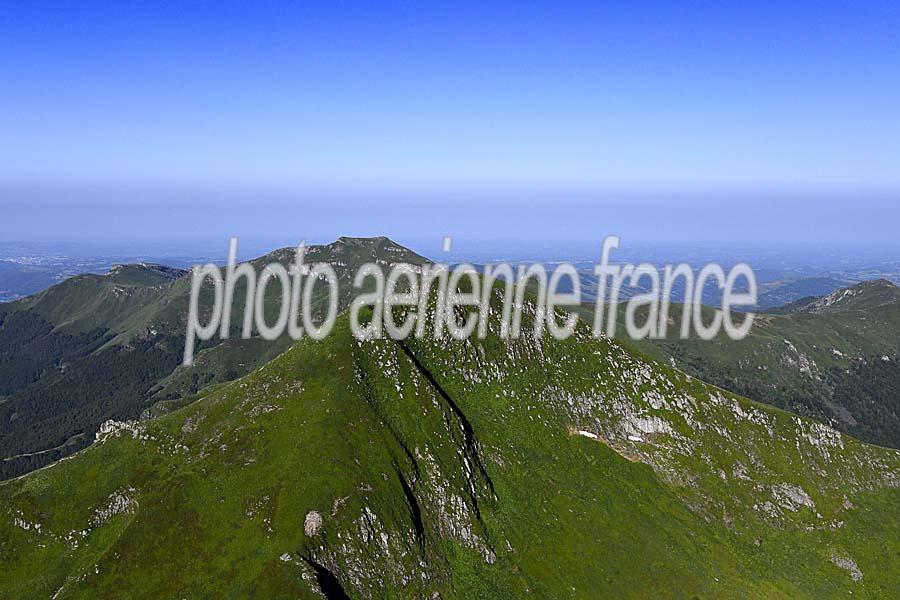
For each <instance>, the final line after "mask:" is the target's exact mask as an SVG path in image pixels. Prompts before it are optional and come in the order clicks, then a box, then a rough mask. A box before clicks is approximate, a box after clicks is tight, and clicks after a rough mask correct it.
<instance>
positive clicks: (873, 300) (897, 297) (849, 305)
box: [771, 279, 900, 314]
mask: <svg viewBox="0 0 900 600" xmlns="http://www.w3.org/2000/svg"><path fill="white" fill-rule="evenodd" d="M898 304H900V288H898V287H897V286H896V285H894V284H893V283H891V282H890V281H888V280H887V279H877V280H874V281H864V282H862V283H858V284H856V285H853V286H850V287H845V288H841V289H839V290H837V291H835V292H834V293H831V294H828V295H826V296H821V297H814V296H813V297H806V298H801V299H800V300H797V301H796V302H792V303H790V304H788V305H786V306H782V307H779V308H776V309H774V310H772V311H771V312H772V313H775V314H798V313H816V314H822V313H836V312H846V311H853V310H870V309H874V308H878V307H881V306H896V305H898Z"/></svg>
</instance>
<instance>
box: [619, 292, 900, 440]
mask: <svg viewBox="0 0 900 600" xmlns="http://www.w3.org/2000/svg"><path fill="white" fill-rule="evenodd" d="M709 310H711V309H709ZM672 314H673V317H674V320H675V322H676V323H680V315H681V308H680V307H677V308H673V313H672ZM677 329H678V328H677V326H671V327H670V330H672V331H677ZM625 343H628V344H630V345H632V346H633V347H635V348H638V349H640V350H641V351H642V352H645V353H647V354H649V355H651V356H654V357H655V358H657V359H659V360H662V361H665V362H667V363H670V364H673V365H675V366H677V367H678V368H679V369H682V370H684V371H686V372H688V373H690V374H692V375H695V376H697V377H700V378H702V379H704V380H705V381H709V382H710V383H713V384H715V385H718V386H720V387H723V388H725V389H728V390H731V391H734V392H736V393H739V394H742V395H745V396H748V397H750V398H753V399H755V400H759V401H761V402H766V403H769V404H773V405H775V406H778V407H780V408H784V409H787V410H790V411H792V412H795V413H798V414H801V415H806V416H810V417H813V418H815V419H818V420H820V421H822V422H825V423H830V424H831V425H833V426H835V427H837V428H838V429H840V430H842V431H846V432H848V433H851V434H853V435H856V436H858V437H859V438H860V439H863V440H866V441H869V442H873V443H877V444H882V445H885V446H892V447H900V289H898V288H897V286H895V285H894V284H892V283H891V282H889V281H886V280H877V281H869V282H864V283H859V284H856V285H853V286H851V287H847V288H842V289H840V290H837V291H835V292H834V293H832V294H829V295H827V296H822V297H818V298H807V299H803V300H800V301H797V302H794V303H792V304H790V305H788V306H786V307H782V308H780V309H777V310H775V311H772V312H771V313H770V314H760V315H757V317H756V321H755V324H754V326H753V329H752V331H751V333H750V336H749V337H748V338H746V339H744V340H741V341H739V342H735V341H732V340H729V339H727V338H725V337H724V336H723V337H721V338H719V339H716V340H713V341H709V342H706V341H700V340H696V339H689V340H679V339H667V340H644V341H641V342H631V341H625Z"/></svg>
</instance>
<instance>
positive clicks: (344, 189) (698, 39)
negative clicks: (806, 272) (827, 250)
mask: <svg viewBox="0 0 900 600" xmlns="http://www.w3.org/2000/svg"><path fill="white" fill-rule="evenodd" d="M79 4H80V6H78V7H77V8H76V7H75V5H74V4H71V3H59V4H56V5H55V4H53V3H18V4H17V5H16V6H11V5H8V6H5V7H4V10H3V11H2V13H0V53H2V55H3V57H4V60H3V61H0V81H2V87H0V132H2V138H3V142H2V144H0V203H3V204H4V205H5V206H6V209H7V211H6V212H7V218H6V219H5V220H4V221H3V222H0V235H2V236H3V237H4V238H9V237H10V236H12V237H19V238H23V239H24V238H32V239H46V238H53V237H62V236H64V235H66V234H67V232H68V234H69V235H71V232H72V231H74V230H78V231H83V232H85V233H84V234H85V235H111V234H110V233H109V229H110V227H111V226H113V225H116V226H117V227H118V232H119V233H118V234H119V235H126V236H136V237H142V236H148V235H151V234H152V233H153V232H154V231H157V230H159V229H160V228H164V227H166V222H167V220H168V221H169V226H170V229H172V231H173V233H178V232H179V231H181V229H184V230H185V231H183V232H182V234H183V235H190V234H191V233H192V228H191V227H190V226H187V225H184V226H183V227H172V225H171V222H172V221H173V220H178V221H180V222H182V223H184V222H186V221H189V220H191V219H193V218H195V217H194V216H195V215H196V214H198V213H204V211H207V209H206V208H205V207H208V206H216V207H217V208H216V210H215V212H216V215H217V216H216V222H215V224H214V225H211V226H213V227H214V231H212V232H210V235H219V234H221V235H222V236H226V235H229V234H231V233H241V231H242V228H243V229H246V230H248V231H249V230H251V229H252V233H253V234H254V235H255V234H265V232H267V231H269V232H272V233H273V235H274V234H276V233H277V234H278V235H287V234H289V233H290V232H289V231H288V230H287V228H288V227H291V228H296V227H298V226H302V224H303V222H304V221H305V222H306V223H307V224H308V225H309V226H310V227H317V228H318V232H323V231H325V230H328V233H326V234H325V235H330V234H331V233H332V232H331V230H333V233H334V234H340V233H343V232H345V231H342V229H350V230H352V231H349V232H347V233H352V232H360V233H362V232H365V233H369V232H370V230H371V232H375V231H385V232H387V233H392V234H394V235H400V236H402V235H403V233H404V232H407V231H408V232H411V233H420V234H422V233H426V232H427V233H428V234H431V229H434V231H435V232H437V231H439V230H441V226H440V224H436V225H431V226H429V227H430V228H429V227H424V228H423V222H425V221H429V220H433V219H434V217H435V215H436V214H442V213H453V215H455V216H453V215H448V216H447V217H446V219H445V223H446V225H445V227H444V229H448V228H449V229H452V231H448V232H447V233H451V234H453V233H456V234H457V235H459V234H461V233H466V232H469V233H473V234H479V233H481V234H484V235H490V234H491V229H490V228H488V227H485V226H482V227H475V226H474V225H473V226H472V227H470V228H468V226H467V221H466V219H463V218H459V217H458V215H459V214H460V212H461V211H460V210H459V207H464V208H465V210H472V211H481V212H482V213H484V214H486V215H490V216H492V217H495V218H497V219H501V220H505V222H507V223H508V224H509V226H510V227H511V231H507V232H506V233H508V234H509V235H511V236H512V235H519V236H522V237H527V236H538V237H544V238H545V239H557V238H558V237H559V236H560V235H567V234H572V235H575V234H577V235H578V236H589V235H591V232H593V231H603V230H604V227H606V228H608V227H618V228H619V229H623V228H624V229H625V232H624V233H625V234H628V233H629V231H628V224H629V223H630V222H632V221H633V217H634V213H638V212H641V211H643V213H644V214H645V215H646V214H658V215H660V217H659V219H658V220H657V221H656V222H655V224H653V225H645V226H643V227H635V228H633V234H634V235H638V236H644V237H654V236H655V237H659V236H668V237H669V238H670V239H673V238H676V237H680V238H684V239H692V238H704V239H720V238H730V237H737V236H743V237H744V238H745V239H753V238H754V236H755V237H756V238H758V239H782V238H789V237H791V236H795V237H803V238H810V239H817V238H819V237H821V236H822V235H830V236H832V237H834V236H840V235H843V236H844V237H846V238H848V239H853V238H855V237H861V238H862V237H872V238H876V239H880V238H884V239H893V238H894V237H896V233H895V230H896V225H897V224H900V208H898V204H900V193H898V190H900V110H898V108H897V107H898V106H900V36H898V35H897V32H898V30H900V8H898V5H897V3H896V2H864V3H861V4H860V5H857V4H856V3H854V4H851V3H830V2H815V3H813V2H809V3H806V2H795V3H790V6H778V5H775V4H772V3H746V2H743V3H739V4H738V3H735V4H734V5H733V6H723V5H722V4H723V3H720V2H700V3H684V2H645V3H635V2H629V3H624V2H623V3H619V4H610V3H603V5H601V3H584V4H560V3H546V4H541V3H528V5H527V7H526V6H525V5H524V4H523V3H513V2H507V3H492V4H485V3H473V4H469V5H464V4H462V3H447V4H445V5H437V4H426V3H402V4H401V3H390V4H385V5H383V6H377V7H376V6H374V5H373V3H352V2H351V3H323V4H321V5H319V6H313V5H307V4H299V3H297V4H295V5H293V6H291V5H288V3H284V4H281V5H276V4H270V5H264V4H254V5H253V6H242V4H244V3H240V4H238V3H235V4H233V5H230V4H228V3H189V4H184V5H183V6H177V5H176V4H175V3H172V4H171V5H170V6H168V7H161V6H159V5H157V4H156V3H147V4H145V5H141V4H139V3H133V4H131V3H129V4H127V5H126V4H125V3H96V4H91V3H79ZM108 4H109V5H108ZM113 4H114V5H113ZM373 204H377V205H378V206H381V207H382V208H383V210H382V211H381V213H380V214H375V215H370V217H369V218H368V219H366V218H363V217H361V216H359V214H358V213H359V211H360V210H363V211H365V210H366V209H367V208H368V207H371V206H373ZM159 206H165V207H166V209H165V211H164V212H165V214H164V215H160V214H159V212H160V211H154V210H153V208H154V207H159ZM247 206H266V207H269V208H270V209H271V210H270V211H269V213H267V214H268V215H269V216H265V215H256V216H255V217H253V218H247V217H246V207H247ZM340 206H347V207H348V209H347V210H348V213H351V214H349V215H346V214H345V215H342V214H340V213H336V212H334V209H336V208H338V207H340ZM521 206H525V207H527V206H531V207H532V212H531V216H527V215H525V216H521V215H520V216H517V215H518V213H521V212H522V211H521V210H518V209H517V208H516V207H521ZM557 206H559V207H560V208H559V211H557V210H556V207H557ZM647 207H650V208H647ZM741 207H749V208H752V209H754V210H768V211H775V213H774V215H773V214H771V213H770V215H769V217H768V218H765V219H763V218H757V219H756V221H752V222H751V223H750V225H741V224H740V223H734V222H733V221H734V219H730V218H726V217H722V218H720V219H719V218H713V219H710V221H709V223H708V226H707V228H706V229H704V228H703V227H702V226H700V225H697V224H696V223H695V222H694V223H688V221H689V220H691V219H693V221H696V219H697V218H698V217H699V216H701V215H708V214H709V211H710V210H711V209H715V210H718V209H725V210H731V211H735V210H739V209H740V208H741ZM629 209H633V210H631V211H630V212H629ZM636 209H640V210H636ZM54 210H55V211H56V213H57V217H56V218H55V219H54V218H48V219H47V220H46V221H44V222H43V223H41V224H37V223H40V222H39V221H36V220H35V218H36V217H37V216H38V214H39V211H49V212H51V213H52V212H53V211H54ZM565 211H568V212H570V213H571V214H573V215H578V217H573V219H574V222H573V223H572V224H571V225H567V224H566V222H565V220H563V219H561V218H559V215H558V214H557V213H558V212H565ZM779 211H781V212H779ZM207 212H208V211H207ZM272 214H275V215H278V216H277V217H273V216H271V215H272ZM59 215H65V217H62V216H59ZM311 215H320V216H319V217H316V218H309V217H310V216H311ZM391 215H394V216H393V217H392V216H391ZM163 217H165V218H163ZM772 217H774V218H772ZM779 217H780V220H781V221H782V223H781V224H780V225H778V224H775V223H773V221H778V220H779ZM317 219H318V220H317ZM673 219H674V223H677V224H678V225H679V226H681V225H683V226H684V227H682V229H681V231H680V232H679V231H674V230H673ZM680 220H684V221H685V222H684V223H681V222H680ZM767 224H768V229H766V226H767ZM73 226H76V227H73ZM760 228H762V229H763V231H760ZM194 230H195V228H194ZM606 232H608V231H606ZM297 235H298V236H306V237H311V234H310V233H307V232H306V231H300V232H298V234H297ZM598 235H599V234H598Z"/></svg>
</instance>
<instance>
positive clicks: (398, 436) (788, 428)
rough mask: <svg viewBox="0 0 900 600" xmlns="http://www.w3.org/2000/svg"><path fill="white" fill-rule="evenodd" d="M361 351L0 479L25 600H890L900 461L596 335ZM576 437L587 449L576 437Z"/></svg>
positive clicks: (278, 362)
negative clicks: (255, 599) (849, 599)
mask: <svg viewBox="0 0 900 600" xmlns="http://www.w3.org/2000/svg"><path fill="white" fill-rule="evenodd" d="M492 325H493V326H492V333H491V335H490V336H489V337H488V338H487V339H486V340H483V341H478V340H469V341H465V342H460V341H453V340H450V339H443V340H434V339H429V338H423V339H411V340H408V341H407V342H403V343H399V342H395V341H390V340H382V341H368V342H359V341H356V340H354V339H353V338H352V337H351V336H350V335H349V330H348V326H347V321H346V319H345V318H341V319H340V320H339V323H338V326H337V330H336V331H335V333H333V334H332V335H331V336H330V337H329V338H327V339H326V340H324V341H322V342H312V341H301V342H300V343H298V344H297V345H296V346H294V347H293V348H291V349H290V350H289V351H288V352H286V353H284V354H282V355H281V356H279V357H278V358H276V359H275V360H274V361H272V362H271V363H269V364H268V365H266V366H264V367H263V368H262V369H260V370H258V371H255V372H253V373H251V374H249V375H247V376H246V377H244V378H243V379H241V380H238V381H235V382H232V383H228V384H225V385H222V386H218V387H216V388H208V389H207V390H206V391H205V392H204V393H203V394H202V398H200V399H199V400H198V401H196V402H194V403H192V404H191V405H189V406H187V407H184V408H182V409H180V410H178V411H176V412H173V413H171V414H168V415H165V416H163V417H161V418H159V419H155V420H151V421H142V422H139V423H135V422H132V423H124V424H120V425H118V426H117V427H115V428H114V430H113V431H110V432H107V433H105V435H104V437H103V438H102V439H101V441H100V442H99V443H97V444H95V445H93V446H92V447H90V448H88V449H87V450H85V451H84V452H81V453H79V454H78V455H76V456H73V457H71V458H70V459H67V460H65V461H62V462H60V463H58V464H56V465H54V466H52V467H48V468H45V469H42V470H40V471H37V472H34V473H31V474H29V475H27V476H24V477H22V478H19V479H16V480H12V481H8V482H5V483H2V484H0V499H2V502H0V506H2V507H3V509H2V510H3V511H4V512H3V513H0V555H2V558H3V563H4V565H5V567H6V568H5V569H4V570H3V572H2V573H0V595H4V596H14V597H22V598H27V597H46V596H48V595H55V597H58V598H77V597H90V598H98V597H101V598H102V597H117V598H120V597H135V598H137V597H160V596H163V597H206V596H215V597H220V596H227V597H247V596H264V597H298V596H299V597H311V598H313V597H322V596H323V595H324V596H325V597H327V598H344V597H375V596H380V597H409V598H423V597H424V598H429V597H431V598H437V597H443V598H485V597H496V598H505V597H507V598H512V597H525V596H535V597H547V598H595V597H647V596H653V597H688V598H690V597H695V596H696V597H783V598H787V597H791V598H797V597H809V598H822V597H838V596H841V597H846V596H847V595H848V593H849V592H852V593H853V594H854V596H856V597H859V596H862V597H885V596H886V595H888V594H889V590H891V589H898V586H900V570H898V569H897V565H898V560H897V559H898V558H900V514H898V511H897V508H896V507H897V501H898V499H900V496H898V494H900V492H898V489H897V488H898V486H900V453H898V452H896V451H892V450H886V449H882V448H876V447H870V446H866V445H864V444H861V443H859V442H857V441H856V440H854V439H852V438H849V437H846V436H843V435H841V434H839V433H837V432H835V431H834V430H831V429H829V428H827V427H825V426H823V425H821V424H818V423H815V422H812V421H808V420H805V419H802V418H800V417H797V416H794V415H790V414H787V413H784V412H781V411H779V410H777V409H774V408H771V407H768V406H764V405H760V404H756V403H754V402H752V401H748V400H744V399H741V398H737V397H734V396H731V395H730V394H727V393H723V392H721V391H720V390H717V389H715V388H712V387H710V386H708V385H706V384H703V383H701V382H698V381H697V380H694V379H691V378H689V377H687V376H686V375H684V374H682V373H680V372H677V371H673V370H671V369H669V368H667V367H665V366H662V365H658V364H655V363H652V362H648V361H646V360H644V359H641V358H640V357H639V356H637V355H635V354H632V353H630V352H628V351H626V350H624V349H623V348H622V347H621V346H620V345H618V344H617V343H615V342H610V341H608V340H604V339H600V340H594V339H591V338H590V337H589V336H588V335H587V333H586V331H584V330H581V331H580V332H579V333H578V334H577V335H576V336H575V337H573V338H570V339H569V340H566V341H564V342H557V341H552V340H539V341H535V340H534V339H529V338H523V339H521V340H518V341H515V342H507V341H503V340H500V339H499V338H498V337H497V335H496V332H497V326H496V323H493V324H492ZM579 432H583V433H579Z"/></svg>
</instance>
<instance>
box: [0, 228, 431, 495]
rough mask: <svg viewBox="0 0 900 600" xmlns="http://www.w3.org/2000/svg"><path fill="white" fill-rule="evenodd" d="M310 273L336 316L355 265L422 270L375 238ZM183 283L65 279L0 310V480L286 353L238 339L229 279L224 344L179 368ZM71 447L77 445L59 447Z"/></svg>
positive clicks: (312, 251) (185, 301)
mask: <svg viewBox="0 0 900 600" xmlns="http://www.w3.org/2000/svg"><path fill="white" fill-rule="evenodd" d="M294 256H295V249H293V248H283V249H280V250H276V251H274V252H271V253H269V254H267V255H265V256H262V257H258V258H256V259H254V260H252V261H250V262H251V264H252V265H253V266H254V268H255V270H256V271H257V273H258V272H259V271H260V270H261V269H262V268H263V267H265V265H267V264H269V263H270V262H273V261H274V262H280V263H281V264H284V265H289V264H292V263H293V261H294ZM315 262H328V263H329V264H331V265H332V266H333V267H334V269H335V271H336V273H337V275H338V279H339V291H340V294H339V298H338V306H339V309H344V308H346V306H347V305H349V302H350V298H351V296H352V294H353V286H352V281H353V276H354V274H355V273H356V270H357V269H358V267H359V266H360V265H361V264H363V263H365V262H376V263H378V264H381V265H383V266H390V265H392V264H395V263H397V262H407V263H411V264H422V263H424V262H425V259H424V258H422V257H420V256H418V255H416V254H415V253H413V252H412V251H410V250H408V249H406V248H403V247H401V246H399V245H397V244H395V243H394V242H392V241H391V240H390V239H388V238H384V237H378V238H340V239H339V240H337V241H335V242H333V243H331V244H327V245H321V246H309V247H308V248H307V250H306V264H312V263H315ZM191 283H192V277H191V276H190V275H189V274H188V273H187V272H185V271H180V270H177V269H169V268H166V267H160V266H158V265H121V266H117V267H114V268H113V269H112V270H111V271H110V273H108V274H107V275H82V276H77V277H74V278H71V279H68V280H66V281H64V282H62V283H60V284H59V285H57V286H54V287H52V288H50V289H48V290H45V291H44V292H41V293H38V294H36V295H34V296H31V297H29V298H26V299H23V300H20V301H17V302H14V303H10V304H3V305H0V375H2V376H3V379H4V381H5V382H6V383H8V385H7V386H5V388H4V389H2V393H3V395H4V401H3V403H2V404H0V436H2V437H0V450H2V456H3V458H4V459H9V460H3V461H2V462H0V478H8V477H12V476H16V475H19V474H21V473H24V472H27V471H29V470H32V469H34V468H38V467H40V466H42V465H44V464H47V463H48V462H50V461H52V460H56V459H58V458H60V457H62V456H64V455H66V454H67V453H68V452H71V451H73V450H77V449H80V448H82V447H84V445H85V444H86V443H87V442H88V441H89V440H90V439H91V438H92V437H93V434H94V432H95V431H97V428H98V427H99V426H100V424H101V423H102V422H104V421H106V420H107V419H110V418H114V419H120V420H121V419H128V418H136V417H137V416H138V415H140V414H141V413H142V412H144V411H149V412H154V413H158V412H160V411H161V410H164V408H165V407H167V406H170V405H172V404H173V403H174V404H178V403H180V402H181V401H182V400H183V399H184V398H186V397H188V396H190V395H192V394H194V393H196V392H197V391H198V390H199V389H201V388H202V387H204V386H206V385H212V384H218V383H222V382H224V381H228V380H232V379H234V378H236V377H238V376H241V375H243V374H246V373H248V372H250V371H252V370H253V369H256V368H258V367H259V366H261V365H263V364H265V363H266V362H268V361H269V360H271V359H272V358H274V357H275V356H277V355H278V354H280V353H281V352H283V351H284V350H286V349H287V348H289V347H290V346H291V345H292V343H293V340H291V339H290V337H289V336H287V335H284V336H282V338H281V339H279V340H277V341H276V342H275V343H267V342H264V341H262V340H261V338H259V337H258V336H256V337H252V338H250V339H248V340H242V339H239V337H240V330H241V325H242V322H243V311H244V305H245V298H246V280H245V279H241V280H239V283H238V285H237V286H236V288H235V295H234V299H235V301H234V304H233V306H232V312H231V338H230V339H228V340H222V339H220V338H218V337H216V338H214V339H212V340H209V341H208V342H204V343H201V344H200V345H199V348H198V352H199V354H200V360H198V363H197V365H196V366H195V367H193V368H191V369H184V368H181V367H180V366H179V365H180V363H181V359H182V353H183V349H184V335H185V329H186V318H187V314H188V308H189V300H190V292H191ZM326 293H327V290H326V288H325V287H324V286H322V285H318V286H317V287H316V291H315V293H314V295H313V298H312V307H313V313H314V314H313V318H314V320H315V319H320V318H321V315H322V312H323V311H324V310H325V307H326V306H327V297H326ZM199 304H200V313H201V315H203V316H206V315H207V314H208V312H209V311H210V310H211V307H212V306H213V295H212V289H211V286H206V288H204V290H203V292H202V293H201V294H200V300H199ZM280 308H281V292H280V290H279V289H278V287H277V286H274V285H273V286H270V287H268V288H267V293H266V295H265V308H264V313H265V315H266V318H267V320H268V322H270V323H271V322H272V321H274V320H275V318H276V317H275V315H276V314H277V312H278V311H279V310H280ZM253 333H254V335H256V332H255V331H254V332H253ZM23 339H24V342H25V343H26V345H27V347H28V351H27V352H23V350H24V349H25V347H24V346H23V345H22V344H23ZM26 354H27V356H26ZM6 388H9V389H6ZM158 403H161V404H159V405H158V406H157V404H158ZM73 436H80V437H79V438H78V439H79V440H81V442H80V443H79V444H75V445H73V444H69V445H63V442H64V441H65V440H68V439H71V438H73ZM51 449H54V450H52V451H50V450H51ZM13 457H16V458H13Z"/></svg>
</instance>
